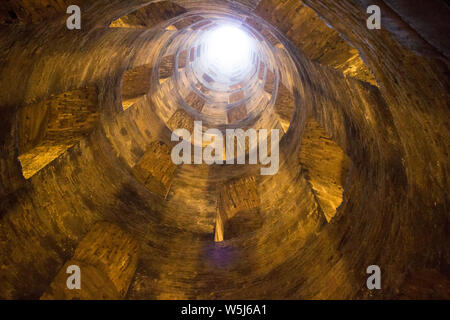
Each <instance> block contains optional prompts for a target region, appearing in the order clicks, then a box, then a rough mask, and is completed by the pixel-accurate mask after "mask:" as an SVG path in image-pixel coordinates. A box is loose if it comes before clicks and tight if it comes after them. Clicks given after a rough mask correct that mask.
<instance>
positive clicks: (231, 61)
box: [200, 24, 256, 78]
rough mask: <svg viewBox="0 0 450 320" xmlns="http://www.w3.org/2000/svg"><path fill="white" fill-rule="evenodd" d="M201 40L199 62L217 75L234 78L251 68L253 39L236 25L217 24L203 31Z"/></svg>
mask: <svg viewBox="0 0 450 320" xmlns="http://www.w3.org/2000/svg"><path fill="white" fill-rule="evenodd" d="M201 42H202V45H203V48H204V54H203V55H202V56H201V58H200V59H201V60H202V61H201V62H202V64H203V66H205V67H206V68H207V69H209V70H213V71H214V73H215V74H217V75H218V76H222V77H225V78H236V77H239V76H244V75H246V74H247V73H248V72H249V71H250V70H251V69H252V64H253V61H254V60H253V56H254V52H255V51H256V44H255V40H254V38H253V37H251V36H250V35H249V34H248V33H247V32H246V31H245V30H243V29H242V28H240V27H239V26H238V25H234V24H221V25H218V26H217V27H215V28H212V29H211V30H209V31H207V32H205V34H204V35H203V37H202V40H201Z"/></svg>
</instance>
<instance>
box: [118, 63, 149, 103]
mask: <svg viewBox="0 0 450 320" xmlns="http://www.w3.org/2000/svg"><path fill="white" fill-rule="evenodd" d="M151 74H152V66H151V65H143V66H139V67H136V68H133V69H130V70H127V71H125V73H124V75H123V78H122V108H123V110H126V109H128V108H129V107H131V106H132V105H134V104H135V103H136V102H138V101H139V99H141V98H142V96H144V95H146V94H148V93H149V91H150V87H151V84H150V83H151V81H150V80H151Z"/></svg>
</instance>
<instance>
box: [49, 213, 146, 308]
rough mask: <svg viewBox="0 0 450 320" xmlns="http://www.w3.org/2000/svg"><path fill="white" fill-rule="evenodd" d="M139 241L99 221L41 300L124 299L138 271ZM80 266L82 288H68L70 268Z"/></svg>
mask: <svg viewBox="0 0 450 320" xmlns="http://www.w3.org/2000/svg"><path fill="white" fill-rule="evenodd" d="M138 256H139V243H138V242H137V241H136V239H135V238H134V237H133V236H132V235H130V234H128V233H126V232H124V231H123V230H121V229H120V228H119V227H117V226H116V225H114V224H111V223H106V222H102V223H97V224H96V225H95V226H94V227H93V228H92V230H90V231H89V233H88V234H87V235H86V236H85V237H84V238H83V240H81V242H80V244H79V245H78V247H77V249H76V250H75V254H74V256H73V257H72V258H71V259H70V260H69V261H68V262H66V264H65V265H64V266H63V267H62V269H61V270H60V272H59V273H58V275H57V276H56V277H55V279H54V280H53V282H52V283H51V285H50V288H49V289H48V291H47V292H45V293H44V294H43V295H42V297H41V299H42V300H80V299H81V300H90V299H108V300H110V299H121V298H123V297H124V296H125V295H126V293H127V291H128V287H129V285H130V283H131V279H132V278H133V275H134V273H135V271H136V267H137V261H138ZM71 265H76V266H78V267H79V268H80V271H81V272H80V274H81V277H80V280H81V289H73V290H70V289H68V288H67V284H66V282H67V278H68V277H69V276H70V274H67V273H66V270H67V267H69V266H71Z"/></svg>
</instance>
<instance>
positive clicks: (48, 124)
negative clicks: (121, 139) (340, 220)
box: [18, 87, 98, 179]
mask: <svg viewBox="0 0 450 320" xmlns="http://www.w3.org/2000/svg"><path fill="white" fill-rule="evenodd" d="M97 95H98V93H97V89H96V88H95V87H88V88H85V89H78V90H74V91H70V92H65V93H63V94H61V95H58V96H56V97H54V98H51V99H49V100H45V101H43V102H40V103H38V104H33V105H27V106H25V107H23V108H22V109H21V110H20V112H19V119H18V122H19V127H18V135H19V153H20V155H19V160H20V163H21V165H22V172H23V175H24V177H25V178H26V179H28V178H30V177H32V176H33V175H35V174H36V173H37V172H38V171H39V170H41V169H42V168H43V167H45V166H46V165H47V164H48V163H50V162H51V161H53V160H54V159H56V158H57V157H59V156H60V155H61V154H62V153H64V152H65V151H66V150H67V149H69V148H70V147H72V146H73V145H74V144H75V143H76V142H78V141H79V140H80V139H81V138H82V137H83V136H85V135H87V134H89V133H90V132H91V131H92V130H93V129H94V126H95V125H96V122H97V120H98V112H97V108H98V106H97V103H98V102H97V101H98V97H97ZM35 115H37V116H35Z"/></svg>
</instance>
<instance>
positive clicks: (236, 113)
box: [227, 104, 247, 123]
mask: <svg viewBox="0 0 450 320" xmlns="http://www.w3.org/2000/svg"><path fill="white" fill-rule="evenodd" d="M227 115H228V123H234V122H236V121H239V120H242V119H244V118H245V117H246V116H247V107H246V106H245V104H241V105H239V106H237V107H233V108H232V109H230V110H228V113H227Z"/></svg>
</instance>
